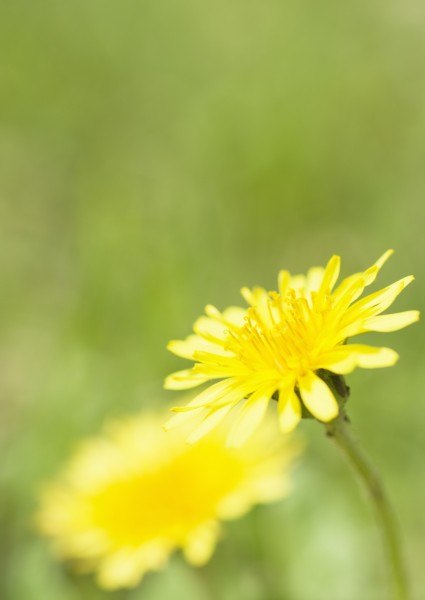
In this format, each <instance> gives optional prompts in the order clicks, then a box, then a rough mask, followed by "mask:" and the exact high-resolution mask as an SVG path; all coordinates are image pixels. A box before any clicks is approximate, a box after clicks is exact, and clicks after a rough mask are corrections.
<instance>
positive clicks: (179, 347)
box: [167, 335, 205, 360]
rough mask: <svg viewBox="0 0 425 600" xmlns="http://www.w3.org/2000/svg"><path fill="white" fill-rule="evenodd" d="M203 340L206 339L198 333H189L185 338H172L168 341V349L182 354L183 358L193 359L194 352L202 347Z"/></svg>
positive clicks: (179, 354)
mask: <svg viewBox="0 0 425 600" xmlns="http://www.w3.org/2000/svg"><path fill="white" fill-rule="evenodd" d="M202 342H204V343H205V341H204V340H203V339H202V338H201V337H199V336H197V335H189V336H188V337H187V338H186V339H185V340H171V342H168V344H167V349H168V350H169V351H170V352H172V353H173V354H176V355H177V356H180V357H181V358H188V359H189V360H190V359H193V353H194V352H195V350H199V349H200V346H201V347H202V345H203V344H202Z"/></svg>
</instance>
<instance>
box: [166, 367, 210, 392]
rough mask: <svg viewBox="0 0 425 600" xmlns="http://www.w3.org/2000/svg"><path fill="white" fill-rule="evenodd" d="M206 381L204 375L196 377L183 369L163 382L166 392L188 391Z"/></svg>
mask: <svg viewBox="0 0 425 600" xmlns="http://www.w3.org/2000/svg"><path fill="white" fill-rule="evenodd" d="M206 381H208V377H205V375H198V374H196V373H194V372H193V370H192V369H184V370H183V371H176V372H175V373H172V374H171V375H168V377H166V379H165V382H164V388H165V389H166V390H188V389H190V388H194V387H196V386H198V385H201V383H205V382H206Z"/></svg>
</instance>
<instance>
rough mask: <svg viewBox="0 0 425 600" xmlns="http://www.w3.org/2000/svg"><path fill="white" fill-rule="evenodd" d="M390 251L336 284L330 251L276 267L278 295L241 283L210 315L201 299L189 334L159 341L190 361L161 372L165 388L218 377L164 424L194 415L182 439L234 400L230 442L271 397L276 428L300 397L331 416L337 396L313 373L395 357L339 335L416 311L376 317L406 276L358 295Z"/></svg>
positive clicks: (198, 432)
mask: <svg viewBox="0 0 425 600" xmlns="http://www.w3.org/2000/svg"><path fill="white" fill-rule="evenodd" d="M391 254H392V251H391V250H388V251H387V252H386V253H385V254H384V255H383V256H381V258H379V260H377V261H376V263H375V264H374V265H372V266H371V267H370V268H369V269H367V270H366V271H364V272H362V273H356V274H354V275H351V276H350V277H347V278H346V279H344V280H343V281H342V282H341V283H340V284H339V285H338V286H337V287H336V289H334V286H335V283H336V281H337V279H338V276H339V270H340V258H339V256H333V257H332V258H331V259H330V261H329V262H328V264H327V266H326V268H322V267H313V268H311V269H310V270H309V271H308V273H307V275H306V276H304V275H296V276H291V275H290V273H289V272H288V271H281V272H280V273H279V282H278V289H279V293H277V292H267V291H266V290H264V289H263V288H260V287H256V288H254V289H253V290H250V289H247V288H243V289H242V290H241V291H242V295H243V297H244V298H245V300H246V301H247V303H248V304H249V305H250V307H249V308H247V309H244V308H239V307H230V308H227V309H226V310H224V311H223V312H219V311H218V310H217V309H216V308H215V307H213V306H207V307H206V314H207V316H203V317H200V318H199V319H198V320H197V321H196V323H195V325H194V332H195V335H191V336H189V337H188V338H187V339H186V340H184V341H172V342H170V343H169V345H168V348H169V349H170V350H171V351H172V352H174V354H177V355H178V356H181V357H183V358H187V359H190V360H194V361H197V362H196V364H195V365H194V366H193V368H192V369H188V370H184V371H179V372H177V373H174V374H172V375H170V376H169V377H167V379H166V381H165V387H166V388H168V389H174V390H179V389H185V388H192V387H195V386H198V385H200V384H203V383H205V382H207V381H210V380H212V379H222V380H223V381H219V382H218V383H215V384H213V385H211V386H209V387H208V388H206V389H205V390H204V391H202V392H201V393H200V394H199V395H197V396H196V397H195V398H194V399H193V400H192V401H191V402H190V403H189V404H188V405H187V406H185V407H179V408H174V409H173V410H174V411H176V412H178V413H179V414H177V415H175V416H174V417H173V418H172V419H170V421H169V422H168V423H167V424H166V428H171V427H173V426H175V425H176V424H178V423H179V422H181V421H184V420H186V419H187V418H188V417H191V416H195V415H196V417H197V419H198V426H197V427H195V428H194V430H193V432H192V434H191V436H189V441H196V440H197V439H199V438H201V437H202V436H203V435H205V434H206V433H207V432H208V431H210V430H211V429H212V428H213V427H214V426H215V425H216V424H217V423H218V422H219V421H220V420H221V419H222V418H223V417H225V415H226V414H227V413H228V412H229V411H230V409H232V407H234V406H235V405H236V404H237V403H238V402H240V401H241V400H242V399H243V400H244V405H243V408H242V410H241V412H240V415H239V419H238V420H237V421H236V423H235V425H234V428H233V431H232V432H231V438H230V443H233V444H236V445H237V444H239V443H242V442H243V441H244V440H245V439H246V438H247V437H248V436H249V435H250V434H251V433H252V431H253V430H254V429H255V428H256V427H257V426H258V424H259V423H260V421H261V419H262V418H263V415H264V413H265V411H266V408H267V405H268V403H269V400H270V399H271V397H272V396H274V395H275V397H276V398H278V412H279V422H280V426H281V428H282V430H283V431H285V432H288V431H291V430H293V429H294V428H295V427H296V425H297V424H298V422H299V420H300V418H301V414H302V411H301V401H302V402H303V403H304V405H305V407H306V408H307V409H308V410H309V411H310V413H311V414H312V415H313V416H314V417H316V418H317V419H319V420H320V421H323V422H328V421H331V420H332V419H334V418H335V417H336V416H337V414H338V412H339V407H338V403H337V401H336V399H335V397H334V395H333V393H332V391H331V390H330V388H329V387H328V385H326V383H325V382H324V381H323V379H322V378H320V377H319V374H320V373H319V374H318V371H319V370H321V369H323V370H325V371H328V372H330V373H334V374H337V375H345V374H347V373H350V372H351V371H352V370H353V369H354V368H355V367H364V368H369V369H370V368H376V367H389V366H391V365H393V364H394V363H395V362H396V361H397V358H398V355H397V353H396V352H394V350H391V349H390V348H376V347H372V346H368V345H364V344H349V345H347V344H346V342H347V339H348V338H350V337H352V336H354V335H358V334H360V333H364V332H366V331H395V330H397V329H401V328H403V327H406V326H407V325H410V324H411V323H413V322H414V321H416V320H417V319H418V318H419V313H418V311H415V310H410V311H406V312H401V313H395V314H388V315H383V316H379V315H380V314H381V313H382V312H383V311H385V310H386V309H387V308H388V307H389V306H390V305H391V304H392V303H393V302H394V300H395V298H396V297H397V296H398V295H399V294H400V292H401V291H402V290H403V289H404V288H405V287H406V286H407V285H408V284H409V283H410V282H411V281H412V280H413V277H404V278H403V279H400V280H399V281H396V282H395V283H393V284H392V285H390V286H388V287H386V288H384V289H381V290H379V291H378V292H375V293H373V294H370V295H368V296H366V297H364V298H363V299H360V300H358V298H359V297H360V296H361V294H362V293H363V291H364V289H365V287H366V286H368V285H370V284H371V283H373V282H374V280H375V278H376V276H377V274H378V272H379V270H380V268H381V267H382V265H383V264H384V262H385V261H386V260H387V259H388V257H389V256H390V255H391Z"/></svg>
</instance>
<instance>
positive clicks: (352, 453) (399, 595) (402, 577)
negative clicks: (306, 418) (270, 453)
mask: <svg viewBox="0 0 425 600" xmlns="http://www.w3.org/2000/svg"><path fill="white" fill-rule="evenodd" d="M347 425H348V419H347V418H346V417H345V415H344V414H343V412H342V414H341V415H340V416H339V417H338V418H337V419H335V420H334V421H332V422H331V423H328V424H327V425H326V430H327V434H328V436H329V437H331V438H332V439H333V440H334V441H335V442H336V444H337V445H338V446H339V448H340V449H341V450H342V452H343V453H344V454H345V456H346V457H347V458H348V460H349V461H350V463H351V465H352V466H353V468H354V469H355V471H357V474H358V475H359V476H360V479H361V480H362V481H363V484H364V486H365V488H366V489H367V491H368V494H369V497H370V499H371V500H372V504H373V506H374V509H375V513H376V516H377V521H378V525H379V527H380V530H381V534H382V538H383V542H384V547H385V551H386V554H387V559H388V564H389V567H390V570H391V571H392V576H393V597H394V600H409V598H410V594H409V586H408V581H407V575H406V570H405V567H404V563H403V559H402V553H401V547H400V541H399V536H398V528H397V524H396V520H395V517H394V514H393V511H392V509H391V506H390V504H389V502H388V499H387V497H386V494H385V491H384V488H383V486H382V483H381V481H380V479H379V477H378V475H377V474H376V471H375V470H374V469H373V468H372V466H371V465H370V464H369V461H368V459H367V458H366V457H365V455H364V454H363V452H362V451H361V449H360V448H359V446H358V444H357V442H356V441H355V440H354V439H353V438H352V437H351V434H350V432H349V430H348V426H347Z"/></svg>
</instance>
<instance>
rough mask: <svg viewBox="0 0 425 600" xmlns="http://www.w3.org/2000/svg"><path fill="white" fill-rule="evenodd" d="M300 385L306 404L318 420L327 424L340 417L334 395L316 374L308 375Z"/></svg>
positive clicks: (301, 380) (302, 379) (300, 381)
mask: <svg viewBox="0 0 425 600" xmlns="http://www.w3.org/2000/svg"><path fill="white" fill-rule="evenodd" d="M298 385H299V388H300V393H301V397H302V399H303V402H304V404H305V405H306V407H307V408H308V410H309V411H310V412H311V414H312V415H313V416H314V417H316V419H319V421H324V422H325V423H327V422H328V421H331V420H332V419H334V418H335V417H336V416H337V415H338V412H339V408H338V403H337V401H336V400H335V397H334V395H333V394H332V392H331V390H330V389H329V387H328V386H327V385H326V383H325V382H324V381H323V380H322V379H320V377H318V376H317V375H316V374H315V373H312V372H310V373H307V374H306V375H305V376H304V377H302V378H301V379H300V380H299V382H298Z"/></svg>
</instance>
